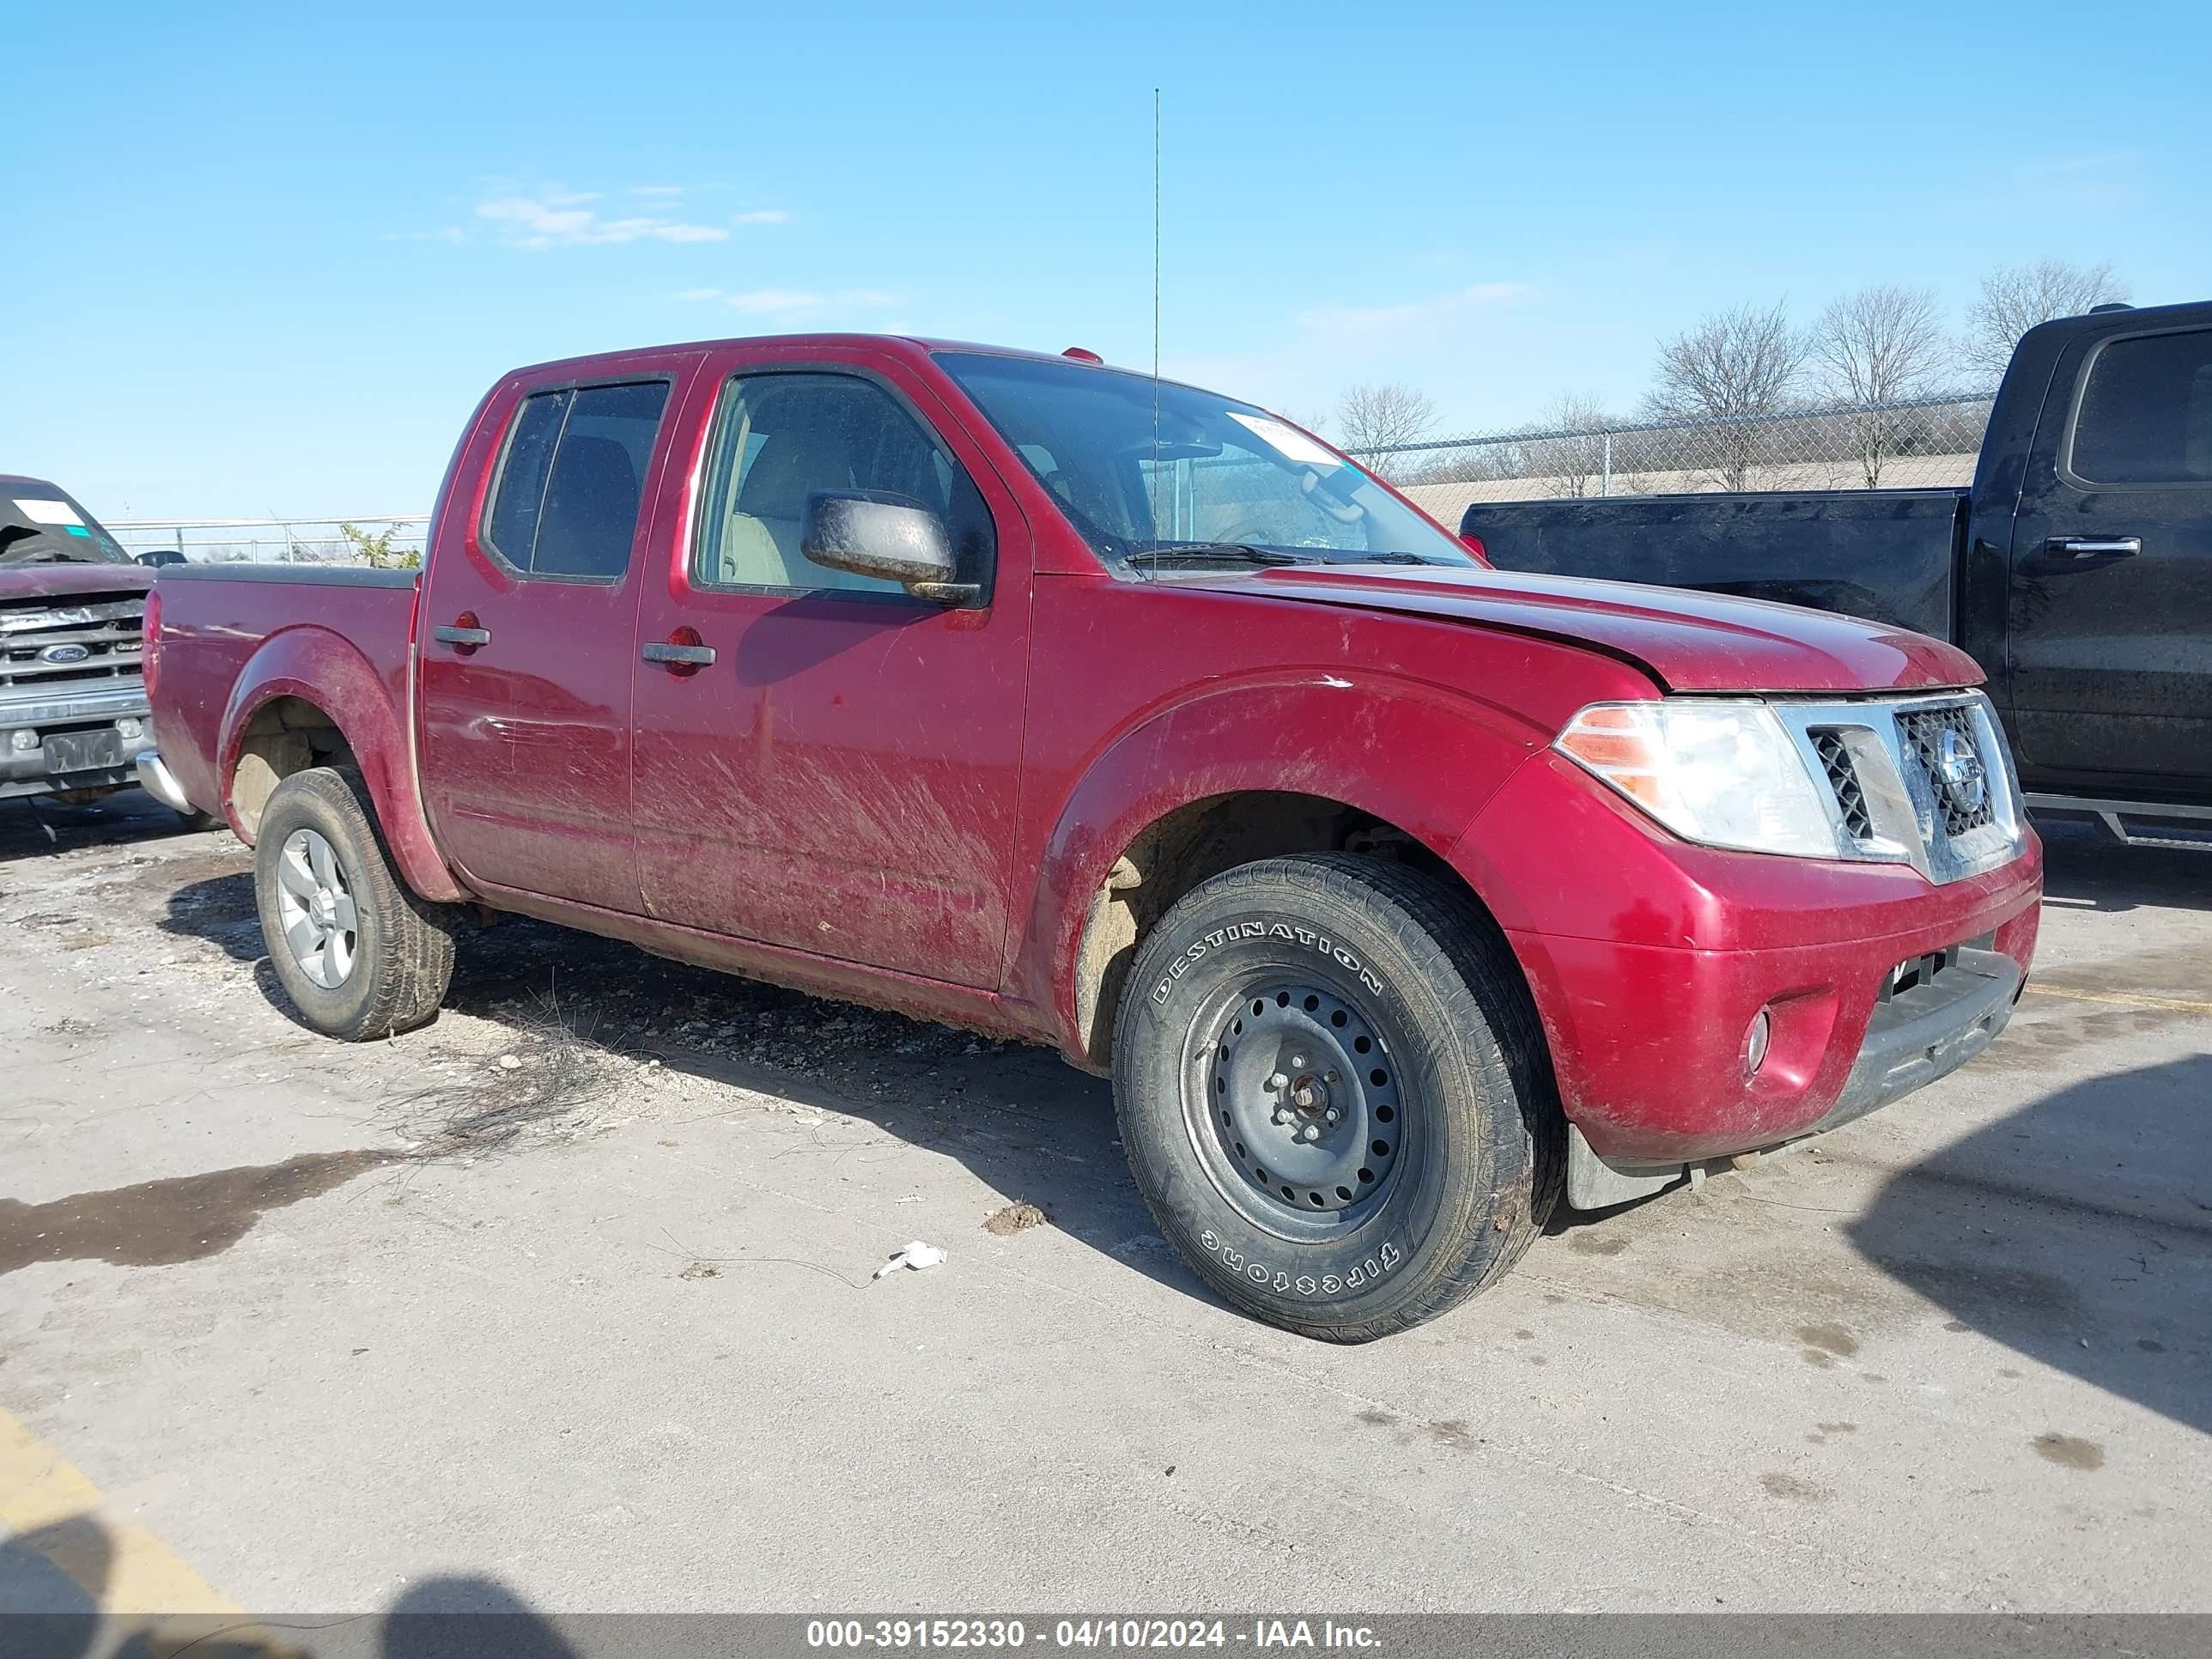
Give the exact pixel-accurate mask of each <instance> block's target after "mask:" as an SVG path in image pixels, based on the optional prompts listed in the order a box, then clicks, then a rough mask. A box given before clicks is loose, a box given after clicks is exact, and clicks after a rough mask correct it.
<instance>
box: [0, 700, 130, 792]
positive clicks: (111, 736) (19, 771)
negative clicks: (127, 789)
mask: <svg viewBox="0 0 2212 1659" xmlns="http://www.w3.org/2000/svg"><path fill="white" fill-rule="evenodd" d="M133 690H137V688H136V687H133ZM84 704H85V706H79V705H76V704H72V705H70V706H69V707H67V708H64V707H62V706H60V705H58V704H56V703H52V702H49V703H46V704H42V705H38V706H35V707H30V706H26V707H17V708H10V707H9V706H7V705H5V704H0V800H11V799H16V798H18V797H21V796H25V795H51V794H58V793H65V792H67V791H70V790H76V789H111V788H118V787H122V786H124V785H126V784H132V783H136V782H137V781H138V770H137V761H138V757H139V756H140V755H141V754H143V753H145V752H146V751H148V750H150V749H152V748H153V746H154V726H153V720H152V717H151V716H150V715H149V714H148V713H147V712H146V699H145V695H144V693H143V692H139V693H138V694H137V696H136V697H112V696H110V697H106V698H102V699H100V700H98V702H96V703H95V702H93V700H89V699H87V700H84ZM88 712H89V713H93V714H95V715H96V716H97V717H96V718H92V719H87V718H85V715H86V714H87V713H88ZM33 715H45V716H47V717H48V718H47V719H46V720H44V721H43V722H40V721H39V720H33V719H31V718H27V717H28V716H33ZM15 732H34V733H35V734H36V736H37V739H38V740H37V742H36V743H35V744H33V747H31V748H29V749H17V748H16V747H15V743H14V734H15Z"/></svg>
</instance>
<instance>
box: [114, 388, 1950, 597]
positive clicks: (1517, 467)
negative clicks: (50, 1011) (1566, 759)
mask: <svg viewBox="0 0 2212 1659" xmlns="http://www.w3.org/2000/svg"><path fill="white" fill-rule="evenodd" d="M1989 416H1990V394H1989V393H1987V392H1978V393H1953V394H1948V395H1945V396H1942V397H1935V398H1911V399H1908V400H1905V401H1902V402H1898V403H1887V404H1815V405H1807V406H1803V407H1800V408H1796V409H1790V410H1783V411H1780V412H1778V413H1775V414H1771V415H1741V416H1730V417H1727V418H1723V419H1717V420H1696V421H1620V422H1607V423H1606V424H1604V425H1601V426H1591V427H1584V428H1573V429H1552V428H1543V427H1518V428H1513V429H1511V430H1510V431H1504V432H1482V433H1473V434H1468V435H1465V436H1462V437H1455V438H1432V439H1424V440H1422V441H1419V442H1416V443H1404V444H1388V445H1383V446H1381V447H1376V448H1370V449H1358V448H1348V450H1347V453H1350V454H1352V456H1354V457H1355V458H1357V459H1359V460H1360V461H1362V462H1364V464H1365V465H1368V466H1369V467H1370V468H1371V469H1372V470H1373V471H1376V472H1377V473H1379V474H1381V475H1382V476H1383V477H1385V478H1388V479H1389V481H1390V482H1391V483H1395V484H1396V485H1397V486H1398V487H1399V488H1400V489H1403V490H1404V491H1405V492H1406V493H1407V495H1410V496H1411V497H1412V498H1413V500H1414V501H1416V502H1418V503H1419V505H1420V506H1421V507H1423V508H1425V510H1426V511H1427V512H1428V513H1430V514H1431V516H1433V517H1434V518H1436V519H1437V520H1438V521H1439V522H1440V523H1443V524H1444V525H1447V526H1450V525H1456V524H1457V523H1458V522H1459V519H1460V514H1461V513H1462V512H1463V511H1465V509H1466V507H1467V506H1468V503H1469V502H1471V501H1528V500H1532V499H1535V498H1540V497H1543V496H1558V495H1676V494H1681V493H1685V492H1689V491H1695V490H1717V489H1729V490H1746V489H1915V488H1935V487H1941V486H1948V485H1954V484H1966V483H1972V482H1973V477H1974V460H1975V457H1976V456H1977V454H1978V453H1979V452H1980V449H1981V445H1982V428H1984V426H1985V425H1987V424H1988V422H1989ZM1153 487H1154V488H1155V489H1156V490H1158V489H1164V481H1159V480H1155V481H1154V483H1153ZM1160 507H1161V513H1162V519H1163V521H1164V522H1165V521H1168V520H1172V519H1174V518H1175V516H1176V513H1175V511H1174V508H1173V506H1172V503H1171V502H1170V500H1169V499H1167V498H1166V497H1165V496H1163V497H1162V499H1161V501H1160ZM429 522H430V520H429V514H428V513H363V514H361V515H359V516H357V517H352V518H347V519H337V518H329V519H125V520H111V521H109V523H108V526H107V528H108V529H109V530H111V531H112V532H114V534H115V538H116V539H117V540H118V541H119V542H121V543H122V544H124V545H125V547H126V548H128V549H130V550H131V552H133V553H147V552H153V551H157V550H159V551H171V552H175V553H179V554H182V555H183V556H185V558H188V559H193V560H215V561H223V560H235V559H274V560H280V561H283V562H303V563H325V564H346V563H362V562H370V561H371V559H372V551H371V550H372V549H373V550H374V555H373V557H374V562H395V563H397V562H413V561H415V560H419V559H420V557H421V555H422V543H423V538H424V536H425V535H426V534H427V532H428V527H429ZM348 526H350V528H351V533H349V532H348ZM410 556H412V557H411V559H410Z"/></svg>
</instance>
